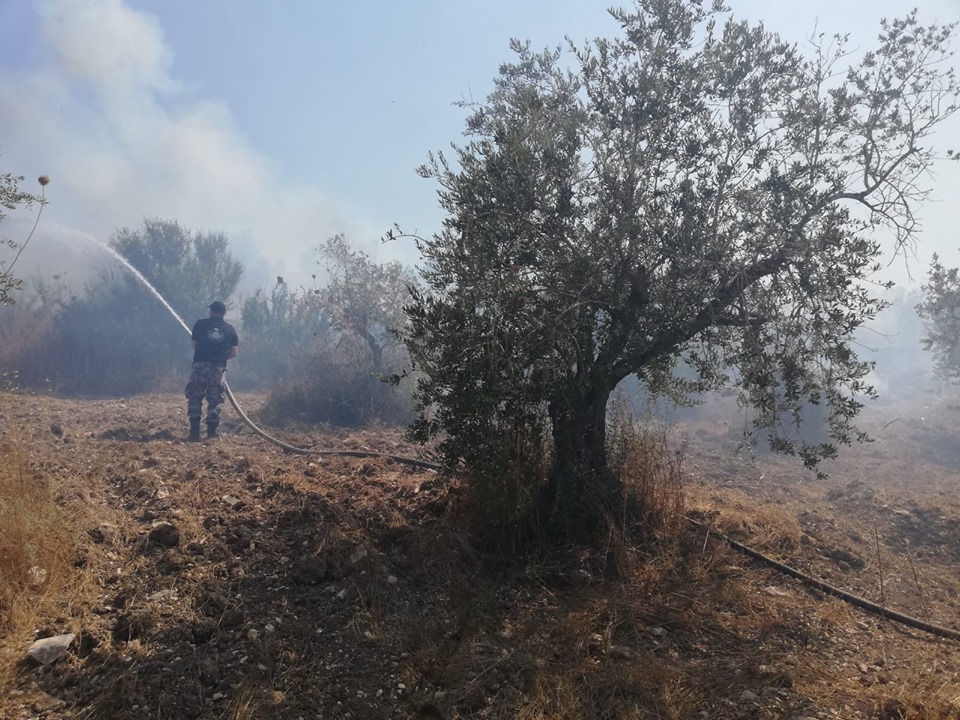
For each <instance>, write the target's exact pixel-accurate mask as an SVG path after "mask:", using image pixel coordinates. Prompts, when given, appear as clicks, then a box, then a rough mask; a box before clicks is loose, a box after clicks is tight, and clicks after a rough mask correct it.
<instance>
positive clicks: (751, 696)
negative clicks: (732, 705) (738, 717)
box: [740, 690, 760, 702]
mask: <svg viewBox="0 0 960 720" xmlns="http://www.w3.org/2000/svg"><path fill="white" fill-rule="evenodd" d="M759 699H760V696H759V695H757V694H756V693H755V692H750V691H749V690H744V691H743V692H742V693H740V702H756V701H757V700H759Z"/></svg>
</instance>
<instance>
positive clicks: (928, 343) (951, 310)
mask: <svg viewBox="0 0 960 720" xmlns="http://www.w3.org/2000/svg"><path fill="white" fill-rule="evenodd" d="M921 291H922V292H923V301H922V302H921V303H919V304H918V305H917V312H918V313H920V317H921V318H923V321H924V328H923V329H924V335H923V337H922V338H921V343H922V344H923V347H924V349H925V350H929V351H930V352H932V353H933V367H934V370H935V371H936V373H937V374H938V375H939V376H940V377H941V378H943V379H944V380H946V381H947V382H949V383H960V270H958V269H957V268H947V267H945V266H944V265H943V264H942V263H941V262H940V258H939V257H938V256H937V255H934V256H933V263H932V264H931V266H930V272H929V274H928V275H927V282H926V283H925V284H924V285H923V286H922V288H921Z"/></svg>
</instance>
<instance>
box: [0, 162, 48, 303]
mask: <svg viewBox="0 0 960 720" xmlns="http://www.w3.org/2000/svg"><path fill="white" fill-rule="evenodd" d="M22 182H23V176H22V175H13V174H11V173H4V174H2V175H0V222H2V221H3V220H4V219H5V218H6V217H7V215H6V213H5V212H4V211H3V209H6V210H16V209H17V208H18V207H30V206H31V205H33V204H34V203H37V204H39V205H41V206H42V205H43V204H44V203H45V202H46V200H45V199H44V193H43V188H44V187H45V186H46V184H47V183H48V182H49V179H48V178H47V176H46V175H42V176H41V177H40V179H39V183H40V194H39V195H35V194H33V193H29V192H25V191H23V190H21V189H20V183H22ZM37 219H38V220H39V216H38V218H37ZM31 235H32V233H31ZM27 242H29V237H28V238H27V240H26V241H24V243H23V245H20V244H18V243H17V242H16V241H14V240H11V239H10V238H0V247H5V248H7V249H8V250H10V251H11V252H13V254H14V255H13V258H12V259H11V260H10V261H9V262H8V261H6V260H3V259H0V305H13V304H14V302H15V301H14V293H15V292H16V291H17V290H19V289H20V287H21V286H22V281H21V280H20V279H18V278H17V277H16V276H15V275H14V274H13V268H14V265H16V263H17V260H18V259H19V258H20V254H21V253H22V252H23V248H24V246H26V244H27Z"/></svg>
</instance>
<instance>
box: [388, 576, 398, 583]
mask: <svg viewBox="0 0 960 720" xmlns="http://www.w3.org/2000/svg"><path fill="white" fill-rule="evenodd" d="M398 582H399V580H397V576H396V575H387V585H396V584H397V583H398Z"/></svg>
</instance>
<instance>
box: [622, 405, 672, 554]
mask: <svg viewBox="0 0 960 720" xmlns="http://www.w3.org/2000/svg"><path fill="white" fill-rule="evenodd" d="M607 433H608V435H607V442H608V445H609V462H610V468H611V470H612V471H613V472H614V473H615V474H616V476H617V477H618V478H619V479H620V482H621V483H622V485H623V487H624V489H625V492H626V493H627V503H626V510H627V518H626V521H627V523H628V524H635V525H636V526H637V528H638V529H639V530H640V532H641V537H643V538H647V539H651V538H658V537H670V538H675V537H676V536H677V535H678V533H679V532H680V530H681V529H682V528H683V525H684V497H683V453H682V451H681V449H680V448H679V447H676V446H675V445H674V444H673V443H672V442H671V438H670V431H669V429H668V428H667V427H666V426H665V425H663V424H662V423H659V422H657V421H655V420H654V419H653V418H652V417H650V416H647V417H641V418H638V417H636V415H635V414H634V413H633V412H632V411H631V410H630V409H629V407H628V405H627V403H626V402H622V401H616V402H614V405H613V410H612V412H611V415H610V422H609V429H608V431H607Z"/></svg>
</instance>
